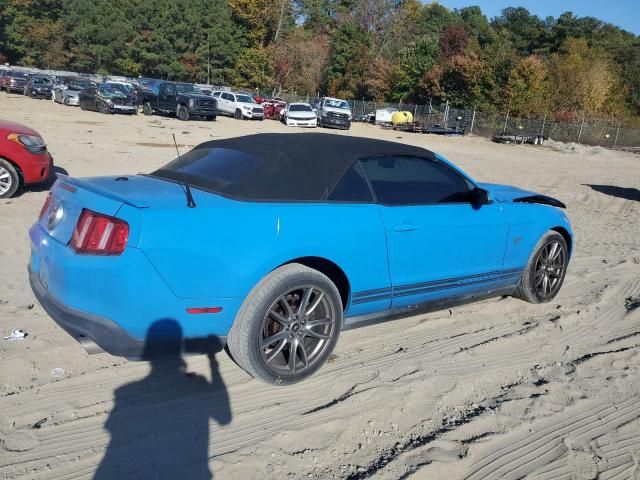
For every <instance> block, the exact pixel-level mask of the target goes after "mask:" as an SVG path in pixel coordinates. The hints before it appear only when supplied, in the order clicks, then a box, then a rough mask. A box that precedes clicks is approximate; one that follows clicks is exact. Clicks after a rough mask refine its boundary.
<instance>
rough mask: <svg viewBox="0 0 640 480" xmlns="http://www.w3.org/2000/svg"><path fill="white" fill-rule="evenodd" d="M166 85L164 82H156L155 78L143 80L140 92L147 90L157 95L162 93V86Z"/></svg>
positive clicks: (141, 80)
mask: <svg viewBox="0 0 640 480" xmlns="http://www.w3.org/2000/svg"><path fill="white" fill-rule="evenodd" d="M161 83H164V82H163V81H162V80H156V79H155V78H141V79H140V90H145V91H148V92H151V93H155V94H156V95H157V94H158V93H159V91H160V84H161Z"/></svg>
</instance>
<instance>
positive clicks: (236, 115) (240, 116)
mask: <svg viewBox="0 0 640 480" xmlns="http://www.w3.org/2000/svg"><path fill="white" fill-rule="evenodd" d="M233 118H235V119H236V120H242V112H241V111H240V110H236V111H235V113H234V114H233Z"/></svg>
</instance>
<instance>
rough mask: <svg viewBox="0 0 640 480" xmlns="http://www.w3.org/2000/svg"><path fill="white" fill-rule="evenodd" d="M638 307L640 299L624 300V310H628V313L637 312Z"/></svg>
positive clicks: (629, 298)
mask: <svg viewBox="0 0 640 480" xmlns="http://www.w3.org/2000/svg"><path fill="white" fill-rule="evenodd" d="M638 307H640V297H627V298H625V299H624V308H626V309H627V312H630V311H631V310H635V309H636V308H638Z"/></svg>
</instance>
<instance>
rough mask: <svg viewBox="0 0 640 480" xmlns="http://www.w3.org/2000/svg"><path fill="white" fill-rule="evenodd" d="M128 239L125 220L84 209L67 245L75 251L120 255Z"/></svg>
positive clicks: (127, 227) (127, 226)
mask: <svg viewBox="0 0 640 480" xmlns="http://www.w3.org/2000/svg"><path fill="white" fill-rule="evenodd" d="M128 239H129V224H128V223H127V222H125V221H123V220H120V219H119V218H114V217H109V216H107V215H102V214H100V213H96V212H92V211H91V210H87V209H84V210H82V213H81V214H80V218H79V219H78V223H77V224H76V228H75V230H74V231H73V235H72V236H71V241H70V242H69V245H70V246H71V248H73V249H74V250H75V251H76V252H77V253H86V254H91V255H120V254H121V253H122V252H124V249H125V247H126V246H127V240H128Z"/></svg>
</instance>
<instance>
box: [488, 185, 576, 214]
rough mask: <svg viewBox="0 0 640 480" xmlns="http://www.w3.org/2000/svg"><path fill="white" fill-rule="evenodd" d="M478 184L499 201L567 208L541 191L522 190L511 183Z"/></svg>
mask: <svg viewBox="0 0 640 480" xmlns="http://www.w3.org/2000/svg"><path fill="white" fill-rule="evenodd" d="M478 186H479V187H480V188H484V189H485V190H487V191H488V192H489V194H490V198H492V199H493V200H495V201H497V202H501V203H503V202H521V203H538V204H543V205H551V206H554V207H559V208H567V207H566V205H565V204H564V203H562V202H561V201H560V200H557V199H555V198H553V197H548V196H547V195H543V194H541V193H537V192H532V191H530V190H524V189H522V188H518V187H513V186H511V185H500V184H497V183H479V184H478Z"/></svg>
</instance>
